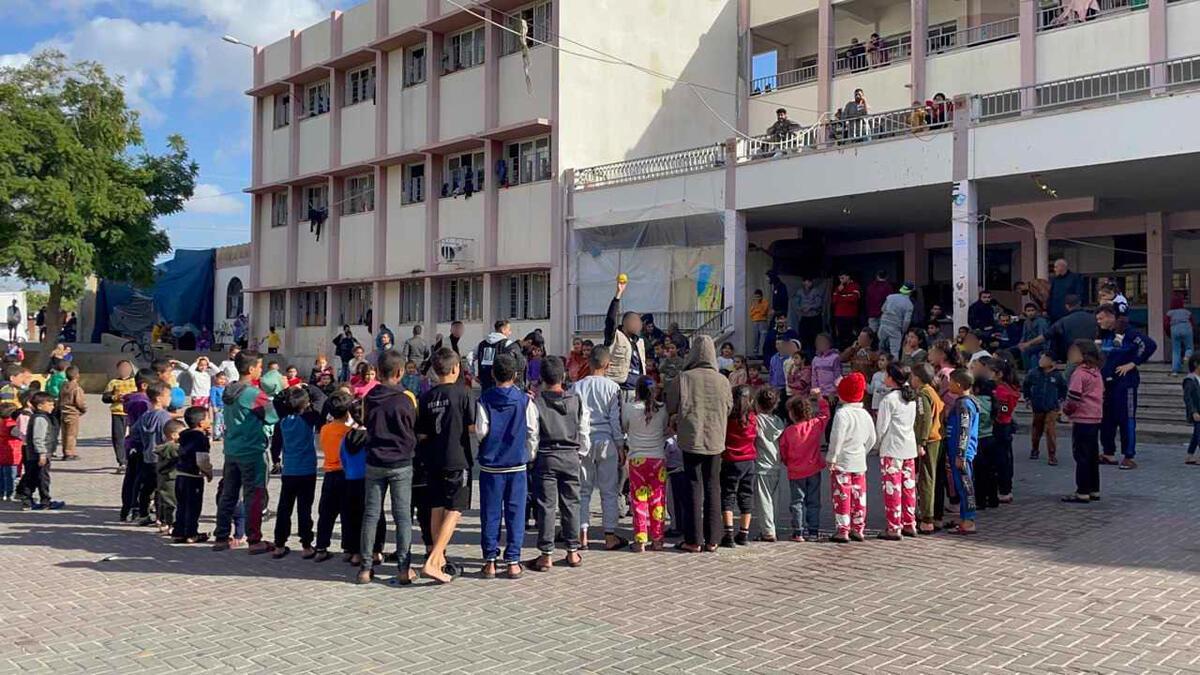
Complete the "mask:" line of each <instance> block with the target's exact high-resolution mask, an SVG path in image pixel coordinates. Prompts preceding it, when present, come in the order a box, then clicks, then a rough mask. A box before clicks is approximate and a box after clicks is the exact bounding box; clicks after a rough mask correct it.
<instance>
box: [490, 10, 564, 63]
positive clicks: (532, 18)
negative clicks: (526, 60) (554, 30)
mask: <svg viewBox="0 0 1200 675" xmlns="http://www.w3.org/2000/svg"><path fill="white" fill-rule="evenodd" d="M553 7H554V3H553V2H551V0H544V1H543V2H535V3H533V4H529V5H525V6H524V7H520V8H518V9H515V10H513V11H512V12H511V13H510V14H509V15H508V16H507V17H506V18H505V21H504V24H505V26H506V27H507V28H509V29H511V30H514V31H515V30H519V25H520V24H518V23H517V19H519V18H524V19H525V21H526V22H527V23H528V24H529V37H530V38H532V40H528V39H527V40H526V46H527V47H528V48H529V49H536V48H538V47H541V46H543V45H542V43H543V42H551V38H552V37H553V36H552V35H551V31H550V28H551V26H552V25H553V20H554V13H553V12H554V9H553ZM539 11H540V12H541V13H542V17H541V18H540V19H539V18H538V13H539ZM527 14H528V16H526V15H527ZM533 40H538V42H534V41H533ZM519 51H521V44H520V41H519V40H518V39H517V35H516V34H515V33H512V32H510V31H508V30H505V31H503V40H502V42H501V45H500V56H502V57H503V56H508V55H510V54H516V53H517V52H519Z"/></svg>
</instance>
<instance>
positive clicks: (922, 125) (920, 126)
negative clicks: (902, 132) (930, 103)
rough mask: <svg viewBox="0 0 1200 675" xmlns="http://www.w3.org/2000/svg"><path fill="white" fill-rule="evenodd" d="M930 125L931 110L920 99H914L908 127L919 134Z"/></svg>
mask: <svg viewBox="0 0 1200 675" xmlns="http://www.w3.org/2000/svg"><path fill="white" fill-rule="evenodd" d="M928 126H929V110H928V109H927V108H926V107H925V106H924V105H922V104H921V102H920V101H913V104H912V112H910V113H909V114H908V128H909V130H910V131H912V132H913V133H914V134H919V133H921V132H922V131H925V129H926V128H927V127H928Z"/></svg>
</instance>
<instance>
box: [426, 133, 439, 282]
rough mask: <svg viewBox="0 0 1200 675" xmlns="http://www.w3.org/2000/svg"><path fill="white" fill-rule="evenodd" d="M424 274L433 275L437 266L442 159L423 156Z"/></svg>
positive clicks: (430, 155) (435, 156)
mask: <svg viewBox="0 0 1200 675" xmlns="http://www.w3.org/2000/svg"><path fill="white" fill-rule="evenodd" d="M425 181H426V185H425V272H426V273H433V272H436V271H437V269H438V265H437V251H436V249H437V240H438V236H439V235H438V232H439V230H440V228H441V225H440V223H439V220H438V218H439V215H438V209H439V204H440V203H441V200H442V157H441V155H434V154H431V153H427V154H426V155H425Z"/></svg>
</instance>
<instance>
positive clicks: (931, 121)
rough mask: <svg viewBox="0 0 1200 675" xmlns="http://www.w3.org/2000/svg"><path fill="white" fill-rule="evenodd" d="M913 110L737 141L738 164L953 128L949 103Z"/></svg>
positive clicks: (826, 121)
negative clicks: (779, 136)
mask: <svg viewBox="0 0 1200 675" xmlns="http://www.w3.org/2000/svg"><path fill="white" fill-rule="evenodd" d="M921 110H922V111H923V113H921V114H915V112H914V110H913V109H912V108H902V109H900V110H889V111H887V112H882V113H874V114H871V115H865V116H863V117H853V118H850V119H841V118H833V119H822V120H821V121H820V122H818V123H817V124H814V125H813V126H810V127H801V128H799V129H798V130H797V131H796V132H795V133H794V134H790V135H788V136H786V137H784V138H782V139H781V138H778V137H771V136H768V135H762V136H756V137H754V138H753V139H741V140H739V141H738V153H737V158H738V161H739V162H744V161H750V160H755V159H768V158H773V157H783V156H786V155H794V154H797V153H801V152H810V151H814V150H821V149H826V148H832V147H840V146H848V145H855V144H859V143H869V142H871V141H879V140H884V139H888V138H897V137H900V136H905V135H909V134H922V133H925V132H928V131H937V130H940V129H945V128H948V127H949V126H950V116H951V112H950V110H951V108H950V104H949V102H947V104H946V105H945V106H944V107H942V108H939V109H936V110H929V109H927V108H921Z"/></svg>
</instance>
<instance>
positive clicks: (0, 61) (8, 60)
mask: <svg viewBox="0 0 1200 675" xmlns="http://www.w3.org/2000/svg"><path fill="white" fill-rule="evenodd" d="M28 62H29V55H28V54H0V68H20V67H21V66H23V65H25V64H26V63H28Z"/></svg>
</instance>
